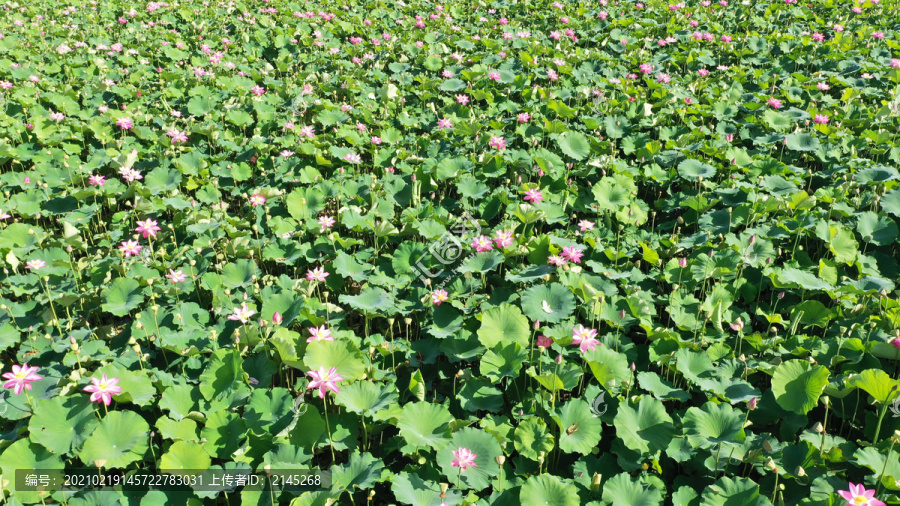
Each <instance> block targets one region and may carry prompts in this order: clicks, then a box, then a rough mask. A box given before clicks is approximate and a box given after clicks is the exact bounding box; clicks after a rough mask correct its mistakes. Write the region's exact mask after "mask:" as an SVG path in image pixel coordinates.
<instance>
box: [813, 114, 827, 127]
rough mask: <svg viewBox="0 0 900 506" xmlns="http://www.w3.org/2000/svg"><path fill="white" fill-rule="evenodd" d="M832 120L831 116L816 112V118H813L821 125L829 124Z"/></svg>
mask: <svg viewBox="0 0 900 506" xmlns="http://www.w3.org/2000/svg"><path fill="white" fill-rule="evenodd" d="M830 120H831V118H829V117H828V116H826V115H824V114H816V117H815V119H813V121H814V122H815V123H818V124H820V125H825V124H827V123H828V122H829V121H830Z"/></svg>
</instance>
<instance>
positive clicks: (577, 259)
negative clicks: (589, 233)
mask: <svg viewBox="0 0 900 506" xmlns="http://www.w3.org/2000/svg"><path fill="white" fill-rule="evenodd" d="M561 256H562V257H563V258H565V259H566V260H568V261H570V262H574V263H576V264H580V263H581V257H583V256H584V253H582V252H581V248H579V247H578V246H566V247H564V248H563V251H562V253H561Z"/></svg>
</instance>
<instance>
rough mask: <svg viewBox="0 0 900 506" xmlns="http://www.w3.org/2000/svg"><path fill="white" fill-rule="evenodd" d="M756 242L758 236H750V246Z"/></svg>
mask: <svg viewBox="0 0 900 506" xmlns="http://www.w3.org/2000/svg"><path fill="white" fill-rule="evenodd" d="M755 242H756V234H753V235H751V236H750V244H753V243H755Z"/></svg>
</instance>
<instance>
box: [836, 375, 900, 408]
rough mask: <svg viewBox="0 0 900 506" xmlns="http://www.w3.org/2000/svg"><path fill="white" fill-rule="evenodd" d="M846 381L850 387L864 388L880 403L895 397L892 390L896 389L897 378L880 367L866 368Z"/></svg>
mask: <svg viewBox="0 0 900 506" xmlns="http://www.w3.org/2000/svg"><path fill="white" fill-rule="evenodd" d="M847 383H848V384H849V385H850V386H852V387H856V388H859V389H862V390H864V391H865V392H866V393H867V394H869V395H871V396H872V397H873V398H874V399H875V400H876V401H878V402H880V403H881V404H882V405H884V404H885V403H886V402H888V400H890V399H892V398H894V397H896V394H895V393H894V392H896V390H897V380H895V379H893V378H891V377H890V376H889V375H888V373H886V372H884V371H882V370H880V369H866V370H865V371H863V372H861V373H859V374H857V375H854V376H853V377H852V378H850V379H849V380H848V381H847Z"/></svg>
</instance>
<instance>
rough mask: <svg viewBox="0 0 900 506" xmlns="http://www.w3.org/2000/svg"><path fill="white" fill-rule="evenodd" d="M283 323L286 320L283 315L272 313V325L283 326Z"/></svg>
mask: <svg viewBox="0 0 900 506" xmlns="http://www.w3.org/2000/svg"><path fill="white" fill-rule="evenodd" d="M283 321H284V318H282V317H281V313H279V312H278V311H275V312H274V313H272V323H274V324H275V325H281V322H283Z"/></svg>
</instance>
